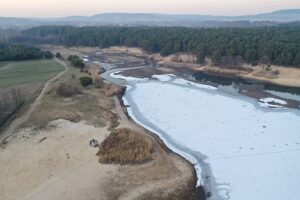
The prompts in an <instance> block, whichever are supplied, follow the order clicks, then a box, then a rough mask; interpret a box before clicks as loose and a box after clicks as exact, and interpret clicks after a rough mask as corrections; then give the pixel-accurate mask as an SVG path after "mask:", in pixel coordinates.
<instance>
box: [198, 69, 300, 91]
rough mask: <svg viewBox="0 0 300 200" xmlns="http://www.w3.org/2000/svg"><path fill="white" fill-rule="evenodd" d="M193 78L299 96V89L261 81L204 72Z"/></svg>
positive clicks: (223, 84)
mask: <svg viewBox="0 0 300 200" xmlns="http://www.w3.org/2000/svg"><path fill="white" fill-rule="evenodd" d="M193 77H194V78H195V79H196V80H197V81H201V82H207V83H212V84H217V85H222V86H230V85H249V86H251V85H253V86H254V85H255V86H256V87H257V86H258V87H260V88H262V89H263V90H271V91H275V92H283V93H288V94H293V95H300V87H288V86H279V85H275V84H270V83H265V82H262V81H257V80H252V79H242V78H239V77H233V76H223V75H222V76H219V75H215V74H211V73H205V72H195V73H194V74H193Z"/></svg>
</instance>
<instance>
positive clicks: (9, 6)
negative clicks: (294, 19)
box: [0, 0, 300, 17]
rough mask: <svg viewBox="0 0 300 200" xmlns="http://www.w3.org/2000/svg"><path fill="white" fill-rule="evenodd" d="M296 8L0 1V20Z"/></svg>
mask: <svg viewBox="0 0 300 200" xmlns="http://www.w3.org/2000/svg"><path fill="white" fill-rule="evenodd" d="M288 8H300V0H0V16H9V17H12V16H15V17H62V16H70V15H93V14H98V13H108V12H145V13H169V14H211V15H245V14H256V13H263V12H270V11H274V10H279V9H288Z"/></svg>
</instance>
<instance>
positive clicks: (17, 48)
mask: <svg viewBox="0 0 300 200" xmlns="http://www.w3.org/2000/svg"><path fill="white" fill-rule="evenodd" d="M42 58H46V59H51V58H53V54H52V53H51V52H49V51H45V52H44V51H41V50H40V49H38V48H35V47H31V46H27V45H11V44H7V43H2V44H1V43H0V62H4V61H21V60H34V59H42Z"/></svg>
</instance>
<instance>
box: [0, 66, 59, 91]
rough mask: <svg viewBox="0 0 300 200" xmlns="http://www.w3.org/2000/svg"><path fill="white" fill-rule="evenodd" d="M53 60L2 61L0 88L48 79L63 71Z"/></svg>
mask: <svg viewBox="0 0 300 200" xmlns="http://www.w3.org/2000/svg"><path fill="white" fill-rule="evenodd" d="M63 69H64V68H63V66H61V65H60V64H58V63H56V62H55V61H53V60H32V61H21V62H3V63H0V88H3V87H9V86H16V85H21V84H27V83H35V82H41V81H46V80H48V79H50V78H51V77H53V76H55V75H56V74H58V73H59V72H61V71H63Z"/></svg>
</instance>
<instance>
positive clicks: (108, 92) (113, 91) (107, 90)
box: [104, 83, 124, 97]
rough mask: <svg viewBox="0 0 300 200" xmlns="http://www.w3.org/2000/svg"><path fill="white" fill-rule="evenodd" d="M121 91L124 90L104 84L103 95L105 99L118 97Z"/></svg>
mask: <svg viewBox="0 0 300 200" xmlns="http://www.w3.org/2000/svg"><path fill="white" fill-rule="evenodd" d="M123 90H124V88H123V87H121V86H118V85H114V84H111V83H105V84H104V94H105V96H106V97H112V96H114V95H118V94H120V93H122V91H123Z"/></svg>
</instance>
